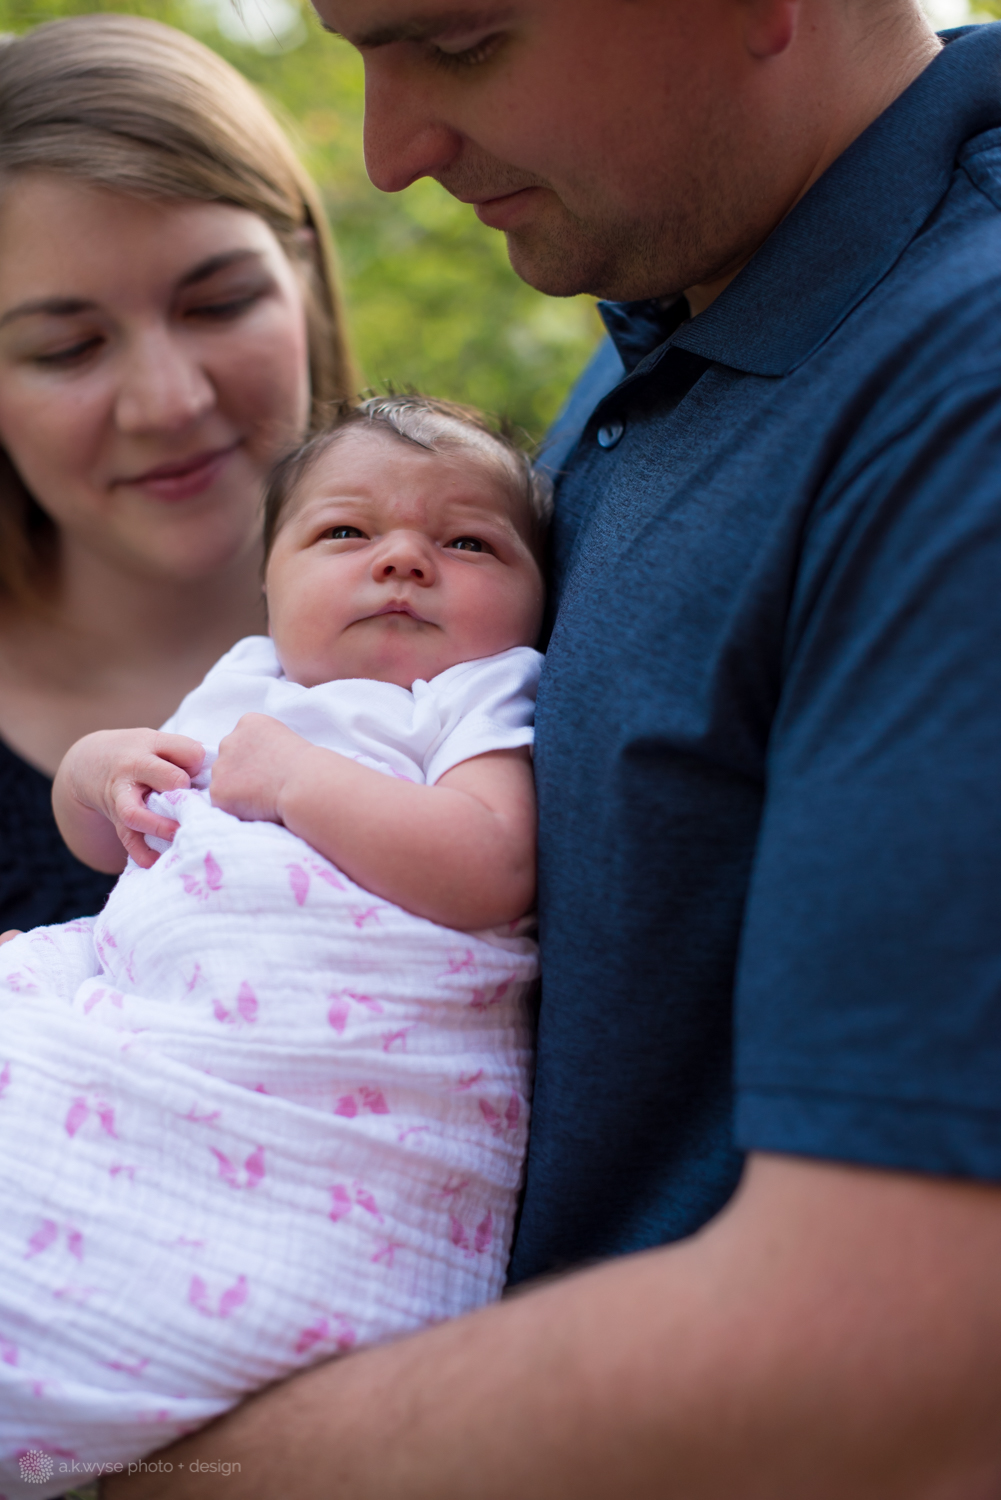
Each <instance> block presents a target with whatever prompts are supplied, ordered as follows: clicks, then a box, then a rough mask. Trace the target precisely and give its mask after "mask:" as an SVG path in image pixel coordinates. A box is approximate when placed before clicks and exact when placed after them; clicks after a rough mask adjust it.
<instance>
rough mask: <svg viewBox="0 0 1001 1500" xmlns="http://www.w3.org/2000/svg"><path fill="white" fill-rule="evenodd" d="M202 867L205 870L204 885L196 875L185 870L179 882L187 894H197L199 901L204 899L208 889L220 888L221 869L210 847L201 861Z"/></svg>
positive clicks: (218, 889) (215, 889) (216, 889)
mask: <svg viewBox="0 0 1001 1500" xmlns="http://www.w3.org/2000/svg"><path fill="white" fill-rule="evenodd" d="M202 868H203V869H204V871H205V883H204V885H203V884H202V882H201V881H200V880H199V879H198V878H197V877H196V876H194V875H189V874H187V873H186V872H185V873H182V875H181V884H182V885H183V887H184V889H185V891H186V893H187V894H188V895H189V896H197V897H198V899H199V901H206V900H207V899H208V895H209V892H210V891H221V890H222V869H221V867H220V865H219V861H218V860H217V859H216V858H215V856H214V855H213V853H212V851H211V849H210V850H209V851H208V853H207V854H206V855H205V858H204V860H203V861H202Z"/></svg>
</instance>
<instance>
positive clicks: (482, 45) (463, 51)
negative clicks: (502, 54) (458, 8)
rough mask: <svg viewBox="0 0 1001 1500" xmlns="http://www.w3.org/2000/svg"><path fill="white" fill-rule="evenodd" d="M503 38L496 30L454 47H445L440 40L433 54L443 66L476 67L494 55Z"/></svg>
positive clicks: (439, 64) (433, 49) (440, 65)
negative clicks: (465, 44)
mask: <svg viewBox="0 0 1001 1500" xmlns="http://www.w3.org/2000/svg"><path fill="white" fill-rule="evenodd" d="M501 40H502V37H501V33H500V32H499V31H495V32H494V33H493V34H492V35H491V36H484V37H480V38H479V39H478V40H477V41H475V42H473V43H472V44H471V45H467V46H463V45H462V44H461V42H460V43H458V44H456V45H455V46H454V47H452V46H449V47H443V46H442V44H441V43H440V42H438V43H437V44H436V45H435V46H434V47H433V48H432V52H431V55H432V57H433V58H434V60H435V62H436V63H437V64H438V66H439V67H442V68H475V67H478V66H479V64H480V63H485V62H486V61H487V60H488V59H489V58H491V57H493V55H494V53H495V52H496V51H497V48H498V47H499V46H500V44H501Z"/></svg>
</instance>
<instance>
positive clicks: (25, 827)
mask: <svg viewBox="0 0 1001 1500" xmlns="http://www.w3.org/2000/svg"><path fill="white" fill-rule="evenodd" d="M51 797H52V782H51V781H50V780H49V778H48V777H47V776H44V775H43V774H42V772H41V771H37V770H36V769H35V767H34V766H30V765H29V764H28V762H27V761H25V760H22V759H21V757H20V756H19V755H16V754H15V753H14V751H13V750H12V749H11V748H10V746H9V745H5V744H4V743H3V741H2V740H0V932H3V931H5V930H6V929H7V928H8V927H22V928H28V927H41V926H44V925H46V924H48V923H50V922H69V921H70V920H71V919H72V918H73V917H89V916H91V915H93V913H94V912H98V911H100V909H101V907H102V906H103V905H104V902H105V898H106V897H107V894H108V892H109V891H110V890H111V887H112V886H113V885H114V883H115V879H116V877H115V876H114V875H100V874H98V872H97V871H96V870H89V869H88V868H87V866H86V865H82V864H81V863H80V861H79V860H78V859H76V858H74V856H73V855H72V854H71V853H70V852H69V850H68V849H67V847H66V845H65V844H64V843H63V841H62V838H61V836H60V833H59V829H58V828H57V827H56V820H55V818H54V817H53V816H52V803H51Z"/></svg>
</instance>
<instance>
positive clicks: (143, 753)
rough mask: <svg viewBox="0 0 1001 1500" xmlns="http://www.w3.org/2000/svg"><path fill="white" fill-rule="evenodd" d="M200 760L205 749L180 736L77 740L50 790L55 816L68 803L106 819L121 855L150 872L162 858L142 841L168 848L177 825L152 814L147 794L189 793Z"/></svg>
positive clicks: (107, 732)
mask: <svg viewBox="0 0 1001 1500" xmlns="http://www.w3.org/2000/svg"><path fill="white" fill-rule="evenodd" d="M204 759H205V750H204V748H203V746H201V745H200V744H199V743H198V741H197V740H192V739H189V738H188V737H187V735H184V734H160V733H159V731H158V730H155V729H102V730H98V732H97V733H96V734H88V735H85V736H84V738H83V739H82V740H77V742H76V744H75V745H73V746H72V747H71V748H70V749H69V750H68V751H67V753H66V755H65V756H64V757H63V761H62V764H61V765H60V767H59V770H58V772H57V775H56V783H57V785H56V787H55V789H54V801H55V802H56V806H57V811H58V810H59V804H60V803H62V805H63V806H64V807H65V805H66V801H65V799H67V798H68V799H69V800H70V803H71V805H72V804H75V806H76V807H77V808H78V809H79V810H80V811H81V812H82V813H83V815H84V816H86V814H88V813H89V814H91V815H92V814H94V813H97V814H99V815H100V816H101V817H102V818H106V819H107V821H108V822H109V823H110V824H111V825H112V826H113V827H114V830H115V833H116V834H117V836H118V838H119V840H120V841H121V843H122V845H123V846H124V849H125V852H126V853H127V854H129V855H131V857H132V858H133V859H134V860H135V862H136V864H137V865H142V867H143V868H144V869H149V867H150V866H151V865H153V864H155V863H156V861H157V860H158V859H159V857H160V856H159V855H158V854H157V853H156V852H155V851H154V850H153V849H151V848H150V847H149V845H148V844H147V843H146V841H145V839H144V837H143V835H144V834H147V833H152V834H154V835H155V836H156V837H157V838H161V839H165V840H166V841H167V842H168V843H169V842H170V841H171V840H172V839H173V837H174V834H175V832H176V831H177V824H176V822H174V821H173V819H171V818H164V817H161V816H160V815H159V814H158V813H155V812H151V811H150V809H149V808H148V807H147V806H146V804H145V801H144V798H145V797H146V795H147V794H148V793H149V792H171V791H177V790H179V789H182V788H186V787H189V786H190V785H191V777H192V776H193V775H194V774H195V773H196V772H197V771H198V769H199V767H200V766H201V764H202V761H203V760H204Z"/></svg>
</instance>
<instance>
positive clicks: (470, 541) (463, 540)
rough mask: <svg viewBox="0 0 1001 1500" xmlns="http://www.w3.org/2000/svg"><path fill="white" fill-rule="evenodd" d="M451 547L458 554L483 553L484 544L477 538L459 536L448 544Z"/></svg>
mask: <svg viewBox="0 0 1001 1500" xmlns="http://www.w3.org/2000/svg"><path fill="white" fill-rule="evenodd" d="M447 545H448V546H449V547H454V548H455V550H456V551H457V552H482V551H483V543H482V542H481V541H480V539H479V537H476V536H457V537H456V538H455V540H454V541H451V542H448V543H447Z"/></svg>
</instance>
